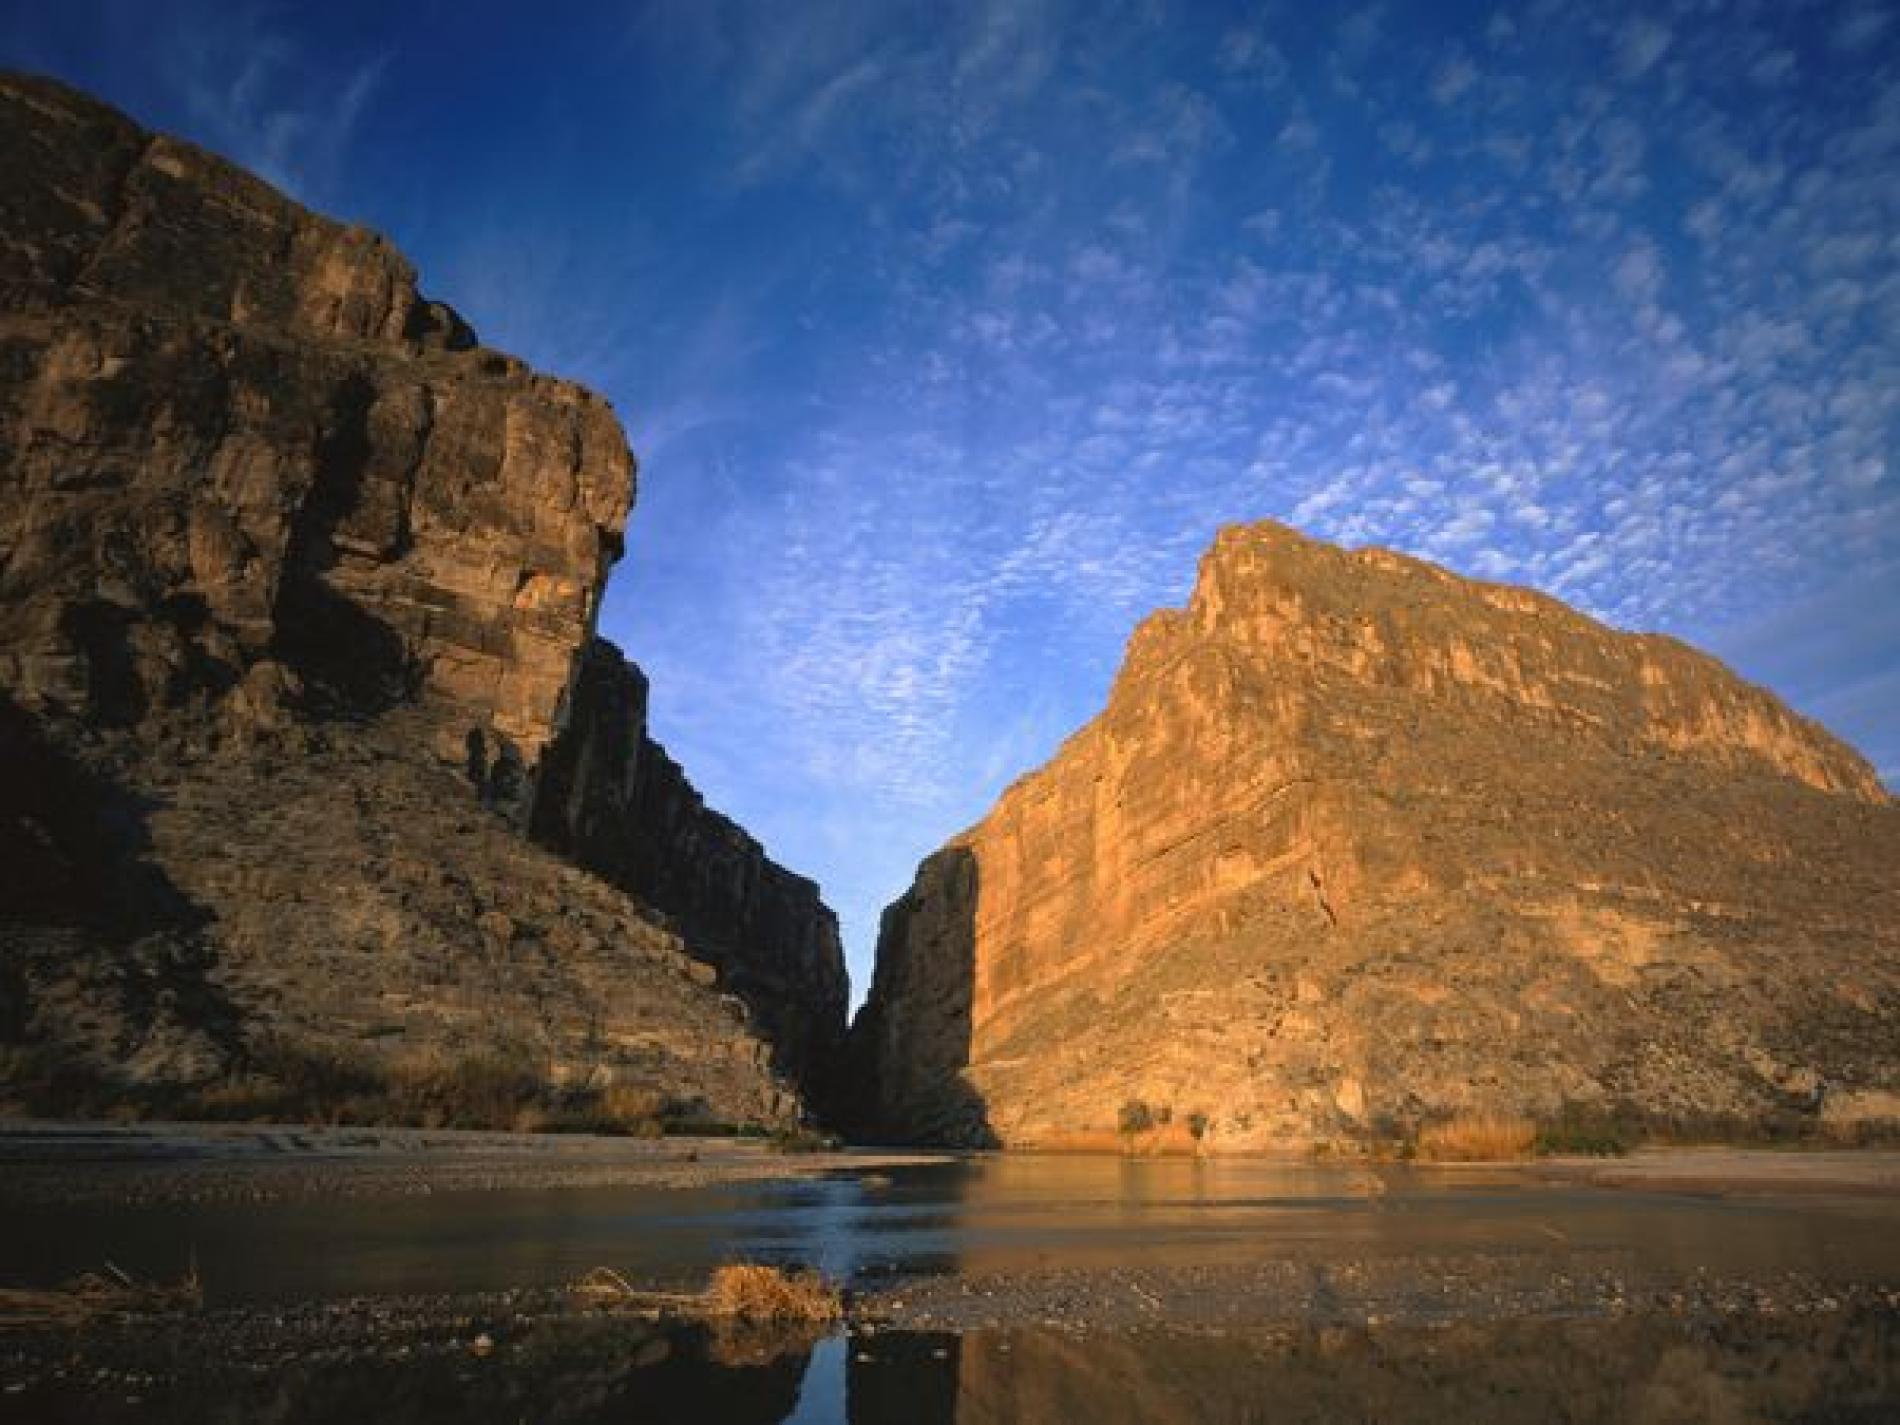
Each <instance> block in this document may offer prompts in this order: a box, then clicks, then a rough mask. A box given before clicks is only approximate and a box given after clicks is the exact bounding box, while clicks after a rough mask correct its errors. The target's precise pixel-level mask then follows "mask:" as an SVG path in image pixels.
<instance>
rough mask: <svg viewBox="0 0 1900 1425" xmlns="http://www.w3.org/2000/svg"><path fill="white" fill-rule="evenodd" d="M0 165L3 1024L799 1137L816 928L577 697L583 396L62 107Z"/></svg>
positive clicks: (810, 1047) (629, 476)
mask: <svg viewBox="0 0 1900 1425" xmlns="http://www.w3.org/2000/svg"><path fill="white" fill-rule="evenodd" d="M0 165H4V168H5V171H6V173H7V175H8V182H7V184H6V186H5V188H4V190H0V236H3V237H4V239H5V241H4V244H3V245H0V714H3V715H0V741H4V743H5V747H6V751H7V753H8V754H9V756H8V760H9V765H12V766H15V767H24V768H26V769H27V770H26V773H23V774H21V775H16V776H15V777H13V778H12V779H10V782H9V786H8V788H7V791H6V793H5V794H4V796H0V841H4V843H5V844H4V846H3V847H0V849H4V850H8V851H11V852H12V853H14V854H12V855H10V856H8V857H7V858H6V861H5V865H4V868H3V869H0V876H4V877H5V878H6V879H5V881H4V882H3V883H0V936H4V938H5V940H6V943H7V947H8V950H9V954H8V960H9V964H8V967H7V971H6V974H7V976H8V984H7V986H6V988H7V989H9V991H10V992H11V995H10V997H11V998H12V1000H13V1001H14V1002H13V1003H11V1004H10V1005H9V1006H8V1013H7V1014H6V1015H4V1016H0V1018H3V1019H5V1020H6V1021H7V1023H0V1036H10V1039H11V1041H12V1042H14V1043H16V1044H19V1045H27V1046H34V1047H35V1052H36V1053H37V1052H40V1051H44V1054H42V1057H45V1056H47V1055H53V1056H55V1057H56V1056H57V1054H65V1055H67V1056H68V1057H69V1058H72V1059H73V1060H75V1061H76V1062H81V1063H83V1064H86V1065H90V1067H91V1069H94V1070H98V1071H100V1072H108V1073H118V1072H120V1070H121V1066H124V1065H130V1066H131V1067H130V1068H129V1069H126V1070H125V1072H126V1073H128V1074H130V1075H131V1076H133V1077H135V1078H143V1079H151V1080H162V1079H165V1078H167V1077H170V1078H180V1079H183V1078H190V1077H193V1076H196V1077H199V1078H203V1077H205V1076H208V1075H213V1074H216V1073H220V1072H226V1071H228V1070H230V1069H231V1067H232V1065H234V1064H240V1063H242V1062H243V1061H244V1059H245V1056H246V1054H247V1053H248V1052H249V1050H250V1049H251V1048H254V1047H255V1045H256V1044H257V1042H258V1041H259V1040H260V1039H261V1038H265V1037H273V1036H274V1037H277V1038H283V1037H286V1036H289V1037H293V1038H295V1039H296V1040H297V1042H298V1043H300V1044H303V1045H306V1046H310V1047H312V1049H313V1052H314V1051H317V1050H320V1051H321V1052H323V1053H326V1054H332V1053H343V1052H346V1051H347V1053H349V1054H364V1055H371V1056H380V1057H383V1058H388V1057H390V1056H393V1055H408V1056H410V1057H415V1056H422V1055H442V1054H469V1053H475V1052H480V1051H482V1050H483V1049H484V1047H485V1046H486V1047H488V1048H492V1047H494V1046H495V1045H496V1044H497V1043H499V1042H500V1041H502V1040H508V1041H510V1042H514V1043H516V1044H518V1045H521V1044H525V1045H529V1046H531V1049H532V1054H533V1056H535V1057H536V1058H537V1059H538V1060H540V1061H541V1062H542V1063H543V1064H544V1065H545V1066H546V1068H547V1071H548V1072H549V1073H550V1074H551V1075H553V1076H554V1077H556V1078H588V1079H602V1078H618V1079H619V1080H621V1081H624V1082H628V1083H650V1084H651V1085H652V1086H654V1087H655V1088H656V1091H657V1090H664V1091H665V1093H666V1094H667V1095H669V1096H670V1097H672V1098H674V1099H677V1100H679V1101H680V1102H683V1103H688V1104H691V1103H698V1104H700V1105H701V1107H702V1108H703V1110H704V1111H705V1112H708V1113H711V1114H713V1115H715V1116H726V1117H731V1118H743V1119H747V1120H779V1119H783V1118H785V1117H787V1116H788V1115H790V1114H792V1113H795V1112H796V1111H797V1108H798V1100H797V1093H796V1085H797V1082H798V1077H799V1075H801V1074H803V1073H805V1072H806V1071H807V1070H808V1069H809V1068H810V1067H811V1066H812V1065H813V1064H814V1063H815V1060H816V1057H817V1056H819V1055H822V1054H823V1053H824V1052H827V1051H828V1050H829V1048H830V1047H831V1046H832V1045H833V1044H835V1042H836V1040H837V1038H838V1036H839V1034H840V1033H841V1031H842V1022H843V968H842V960H841V957H840V954H839V951H838V945H837V934H836V924H835V920H834V918H833V917H832V914H831V912H830V911H829V910H828V909H826V908H825V906H824V905H823V904H822V902H821V901H820V899H819V896H818V891H817V888H816V886H814V885H812V883H810V882H809V881H806V880H804V879H802V878H799V877H796V876H793V875H791V874H790V873H788V872H785V871H783V870H782V869H781V868H779V867H777V866H775V865H773V864H772V863H771V862H770V861H769V860H767V859H766V858H765V856H764V854H763V852H762V851H761V850H760V848H759V847H758V845H757V844H756V843H755V842H752V841H751V840H750V839H749V838H747V837H745V836H744V834H743V833H742V832H740V831H739V830H738V829H737V828H736V827H734V826H732V824H731V823H729V822H727V821H725V820H724V819H723V818H720V817H718V816H717V815H716V814H714V813H711V812H709V811H707V810H706V809H705V808H704V807H703V805H702V804H701V803H700V802H699V800H698V798H697V797H696V796H694V795H693V794H692V792H691V789H690V787H688V786H687V784H686V783H685V781H684V778H683V777H682V776H681V775H680V773H679V771H678V769H677V768H676V767H673V766H672V764H671V763H670V762H668V761H667V760H666V759H665V757H664V754H663V753H662V752H661V751H660V750H659V749H658V747H657V746H656V745H654V744H653V743H651V742H650V740H648V739H647V738H646V731H645V722H644V715H643V708H644V699H643V698H642V699H641V709H642V710H641V715H640V716H639V717H637V718H623V719H621V720H619V721H615V720H614V719H613V718H611V717H609V716H606V715H605V714H604V713H603V711H602V708H601V706H600V704H599V702H598V700H597V698H596V697H595V692H596V689H597V687H598V684H599V680H598V679H595V678H594V677H593V676H592V672H591V671H590V670H594V669H595V668H596V667H597V664H600V663H602V661H603V660H606V661H610V662H611V665H612V668H613V669H617V670H618V672H617V673H609V674H608V675H606V676H607V677H608V678H609V679H611V677H614V676H618V677H621V678H624V679H626V680H629V681H631V682H637V681H638V678H639V675H638V673H637V670H634V669H632V668H631V666H630V665H625V664H623V663H621V661H620V660H619V658H618V655H617V654H611V655H610V654H608V653H607V652H606V651H605V649H606V646H605V645H599V644H596V643H595V641H594V623H595V618H596V615H597V612H598V609H599V606H600V599H601V593H602V590H603V588H604V585H605V580H606V577H607V573H608V570H609V568H610V566H611V565H612V563H613V562H614V561H615V559H617V558H618V557H619V554H620V552H621V539H622V530H623V527H624V524H625V521H626V518H627V514H628V511H629V508H630V505H631V501H632V498H633V489H634V482H633V477H634V462H633V458H632V456H631V454H630V452H629V451H628V448H627V443H626V439H625V437H624V435H623V434H622V432H621V429H620V426H619V423H618V421H617V420H616V419H615V417H614V414H613V412H612V411H611V409H610V408H609V407H608V405H607V403H606V402H605V401H603V400H602V399H601V398H599V397H598V396H596V395H593V394H592V393H590V392H588V391H586V390H583V389H582V388H580V387H578V386H575V385H572V384H570V383H567V382H564V381H559V380H554V379H551V378H548V377H545V376H541V375H538V374H536V373H534V372H533V371H531V370H529V369H528V368H527V367H526V366H525V365H524V364H523V363H521V362H520V361H518V360H516V359H514V358H512V357H509V356H506V355H503V354H501V353H499V352H495V351H491V350H488V349H485V348H483V347H481V346H480V345H479V344H478V342H477V340H476V338H475V335H474V333H473V332H472V331H471V330H470V329H469V327H468V325H467V324H466V323H465V322H463V321H462V320H461V319H460V318H459V317H458V316H457V315H456V314H455V313H454V312H453V311H452V310H450V309H449V308H448V307H446V306H444V305H442V304H441V303H438V302H434V301H430V300H429V299H427V298H426V297H424V296H423V295H422V294H421V293H420V292H419V290H418V288H417V285H416V276H415V273H414V271H413V269H412V268H411V267H410V265H409V264H408V262H407V261H406V260H405V259H404V258H403V257H402V255H401V254H400V253H399V252H397V251H396V250H395V249H394V248H393V247H392V246H391V245H390V244H389V243H388V242H387V241H386V240H385V239H383V238H382V237H380V236H378V235H377V234H375V233H372V232H369V231H367V230H364V229H362V228H356V227H349V226H345V225H342V224H339V223H335V222H332V221H330V220H328V219H325V218H322V217H320V216H318V215H316V214H313V213H310V212H309V211H307V210H305V209H303V208H301V207H299V206H298V205H297V204H295V203H293V202H291V201H290V200H289V199H287V198H285V197H284V196H283V195H282V194H280V193H278V192H277V191H276V190H274V189H272V188H271V187H270V186H269V185H267V184H265V183H263V182H261V181H260V180H258V179H256V178H254V177H252V176H251V175H249V174H246V173H244V172H243V171H242V170H240V169H238V168H236V167H234V166H233V165H231V164H229V163H226V162H224V161H223V160H221V159H218V158H216V157H214V156H213V155H210V154H207V153H205V152H203V151H202V150H199V149H197V148H194V147H193V146H191V145H189V144H186V143H182V142H180V141H177V140H174V139H169V138H165V137H163V136H158V135H153V134H149V133H147V132H145V131H144V130H142V129H140V128H139V127H138V126H137V125H135V124H134V123H132V122H131V121H130V120H129V119H127V118H125V117H124V116H123V115H120V114H118V113H116V112H115V111H113V110H111V109H109V108H107V107H105V106H103V105H101V104H98V103H96V102H94V101H92V100H90V99H87V98H85V97H84V96H82V95H78V94H76V93H74V92H72V91H71V90H68V89H66V88H64V87H62V86H60V85H57V84H54V83H52V82H49V81H44V80H38V79H32V78H26V77H19V76H8V77H0ZM614 738H620V739H624V742H625V745H624V746H622V747H615V746H613V745H612V739H614ZM580 743H585V744H586V754H585V756H581V755H578V754H576V753H574V752H572V751H571V750H570V749H573V748H575V747H577V746H578V745H579V744H580ZM557 748H559V749H562V750H561V751H560V752H558V753H557V752H556V750H555V749H557ZM635 766H637V767H639V768H641V769H642V772H641V775H639V776H638V777H636V778H634V779H633V781H632V782H630V783H629V784H628V785H627V787H623V786H622V785H621V784H620V783H619V782H618V781H615V782H614V784H613V785H612V786H604V785H591V784H590V782H589V778H590V777H608V778H619V777H621V776H622V775H623V774H624V773H626V772H627V771H628V769H629V768H632V767H635ZM544 782H545V783H546V789H545V790H544ZM629 789H632V790H634V791H637V795H623V792H625V791H627V790H629ZM557 804H558V807H559V809H558V810H557V809H556V808H557ZM583 810H584V812H585V815H582V812H583ZM533 826H539V827H544V828H546V829H547V835H546V836H545V837H544V838H543V839H544V840H545V841H547V842H548V843H549V845H550V846H552V847H553V848H555V850H557V851H559V852H561V853H564V854H566V855H569V856H571V857H572V858H573V859H574V860H576V861H579V862H580V863H582V864H583V865H585V866H587V867H590V868H592V869H593V870H595V871H598V872H600V873H601V874H600V875H598V876H589V875H583V874H581V873H580V872H578V871H576V870H575V869H574V868H573V866H572V865H570V864H566V863H564V862H563V861H562V860H561V859H560V858H559V857H557V856H556V855H553V854H550V852H549V851H547V850H543V849H540V848H538V847H536V846H534V845H532V844H530V843H529V841H527V840H526V839H525V838H524V836H523V835H522V834H521V833H522V832H525V831H526V830H528V829H529V828H530V827H533ZM604 848H611V849H604ZM606 882H611V883H612V884H607V883H606Z"/></svg>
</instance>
